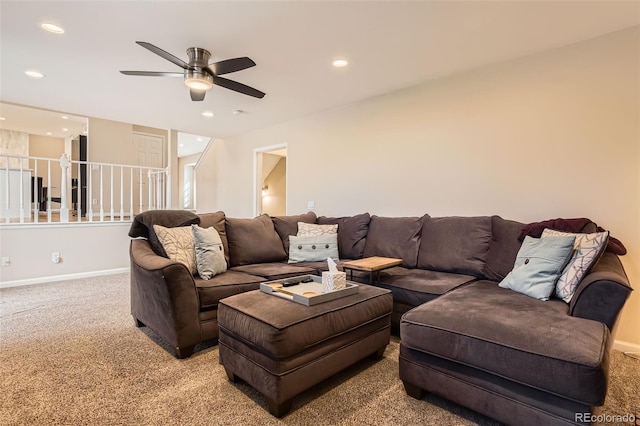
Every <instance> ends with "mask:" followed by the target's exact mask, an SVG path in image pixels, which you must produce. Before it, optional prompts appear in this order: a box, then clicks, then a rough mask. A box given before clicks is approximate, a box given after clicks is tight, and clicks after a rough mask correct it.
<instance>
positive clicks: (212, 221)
mask: <svg viewBox="0 0 640 426" xmlns="http://www.w3.org/2000/svg"><path fill="white" fill-rule="evenodd" d="M198 216H200V227H201V228H211V227H213V229H215V230H216V231H217V232H218V235H220V240H222V248H223V249H224V260H225V261H226V262H227V265H229V242H228V241H227V229H226V228H225V215H224V212H215V213H202V214H199V215H198Z"/></svg>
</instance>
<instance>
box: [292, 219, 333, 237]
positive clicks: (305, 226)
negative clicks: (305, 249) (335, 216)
mask: <svg viewBox="0 0 640 426" xmlns="http://www.w3.org/2000/svg"><path fill="white" fill-rule="evenodd" d="M337 233H338V225H316V224H314V223H304V222H298V237H312V236H318V235H330V234H337Z"/></svg>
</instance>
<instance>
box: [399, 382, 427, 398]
mask: <svg viewBox="0 0 640 426" xmlns="http://www.w3.org/2000/svg"><path fill="white" fill-rule="evenodd" d="M402 384H403V385H404V390H405V391H406V392H407V395H409V396H410V397H412V398H415V399H422V397H424V396H425V395H426V391H425V390H424V389H422V388H420V387H418V386H416V385H414V384H413V383H409V382H407V381H406V380H403V381H402Z"/></svg>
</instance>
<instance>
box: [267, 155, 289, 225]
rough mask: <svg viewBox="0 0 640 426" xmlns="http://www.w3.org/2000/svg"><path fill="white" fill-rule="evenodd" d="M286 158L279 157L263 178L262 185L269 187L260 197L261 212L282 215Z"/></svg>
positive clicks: (285, 187)
mask: <svg viewBox="0 0 640 426" xmlns="http://www.w3.org/2000/svg"><path fill="white" fill-rule="evenodd" d="M286 180H287V159H286V158H284V157H281V158H280V159H279V160H278V162H277V163H276V165H275V167H274V168H273V169H272V170H271V173H269V175H268V176H267V177H266V178H265V179H264V182H263V183H262V185H263V186H267V187H269V190H268V191H267V195H266V196H265V197H262V213H266V214H268V215H270V216H284V215H285V214H286V208H287V206H286V201H287V182H286Z"/></svg>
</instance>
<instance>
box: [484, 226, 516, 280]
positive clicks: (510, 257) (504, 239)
mask: <svg viewBox="0 0 640 426" xmlns="http://www.w3.org/2000/svg"><path fill="white" fill-rule="evenodd" d="M524 226H525V224H524V223H520V222H516V221H513V220H505V219H503V218H501V217H500V216H492V217H491V234H492V236H491V243H490V244H489V252H488V253H487V261H486V262H485V265H484V276H485V277H486V278H487V279H488V280H491V281H496V282H500V281H502V280H503V279H504V277H506V276H507V274H508V273H509V272H511V270H512V269H513V264H514V263H515V261H516V256H517V255H518V250H520V246H521V245H522V242H521V241H520V240H518V235H520V231H521V230H522V228H523V227H524Z"/></svg>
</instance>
